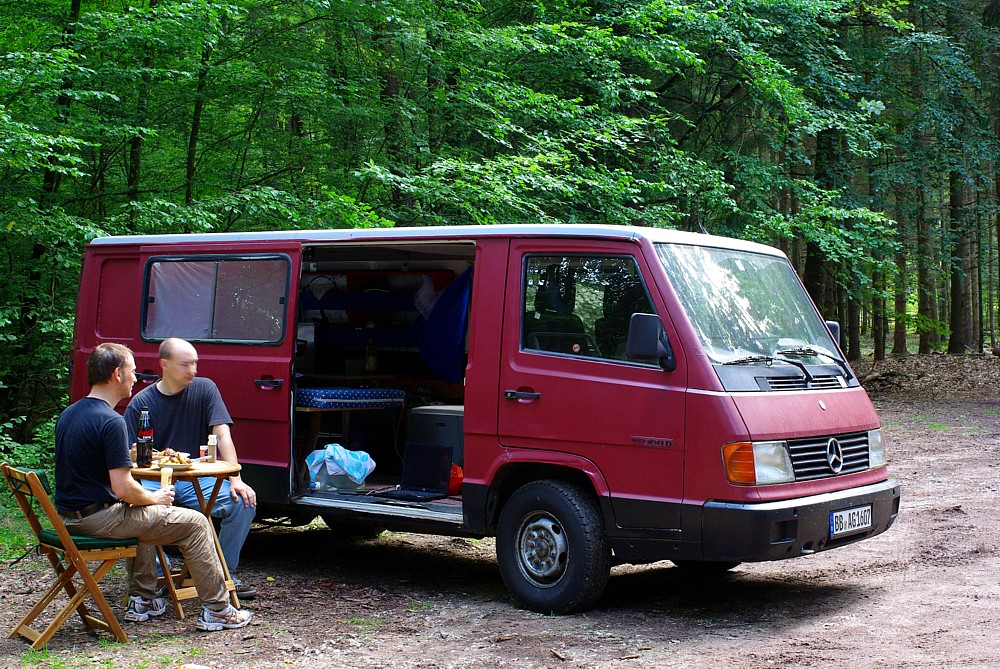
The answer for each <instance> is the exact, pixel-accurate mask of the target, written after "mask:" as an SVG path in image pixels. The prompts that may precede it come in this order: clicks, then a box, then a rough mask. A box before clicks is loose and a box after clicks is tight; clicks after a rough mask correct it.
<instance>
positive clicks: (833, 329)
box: [826, 321, 840, 348]
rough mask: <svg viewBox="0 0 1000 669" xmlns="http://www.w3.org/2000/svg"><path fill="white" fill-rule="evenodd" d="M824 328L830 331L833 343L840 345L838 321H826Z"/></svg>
mask: <svg viewBox="0 0 1000 669" xmlns="http://www.w3.org/2000/svg"><path fill="white" fill-rule="evenodd" d="M826 329H827V330H829V331H830V336H832V337H833V343H834V344H836V345H837V347H838V348H839V347H840V323H838V322H837V321H827V322H826Z"/></svg>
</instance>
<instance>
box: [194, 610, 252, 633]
mask: <svg viewBox="0 0 1000 669" xmlns="http://www.w3.org/2000/svg"><path fill="white" fill-rule="evenodd" d="M251 617H252V615H251V614H250V612H249V611H247V610H246V609H236V608H233V606H232V605H229V606H226V608H224V609H222V610H221V611H213V610H212V609H210V608H208V607H207V606H203V607H201V613H200V614H199V615H198V623H197V624H196V625H195V627H196V628H198V629H200V630H201V631H203V632H219V631H221V630H234V629H238V628H240V627H246V626H247V625H248V624H249V623H250V618H251Z"/></svg>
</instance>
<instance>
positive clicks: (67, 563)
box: [0, 463, 139, 649]
mask: <svg viewBox="0 0 1000 669" xmlns="http://www.w3.org/2000/svg"><path fill="white" fill-rule="evenodd" d="M0 470H2V471H3V477H4V479H6V480H7V484H8V485H9V486H10V489H11V491H12V492H13V493H14V498H15V499H16V500H17V504H18V506H20V507H21V511H22V512H23V513H24V517H25V518H27V520H28V523H29V524H30V525H31V529H32V530H33V531H34V533H35V536H36V537H37V538H38V550H39V551H40V552H41V553H44V554H45V555H46V556H47V557H48V558H49V562H51V563H52V568H53V569H54V570H55V572H56V580H55V582H54V583H53V584H52V585H51V586H50V587H49V589H48V590H46V591H45V593H44V594H43V595H42V597H41V599H39V600H38V603H36V604H35V606H34V607H33V608H32V609H31V611H29V612H28V615H26V616H25V617H24V619H22V620H21V622H19V623H18V624H17V626H16V627H15V628H14V629H13V630H12V631H11V633H10V635H9V636H8V638H10V639H13V638H15V637H17V636H22V637H24V638H25V639H27V640H29V641H31V647H32V648H36V649H38V648H41V647H43V646H45V645H46V644H47V643H48V642H49V640H50V639H51V638H52V636H53V635H54V634H55V633H56V631H57V630H58V629H59V628H60V627H62V626H63V624H64V623H65V622H66V621H67V620H68V619H69V617H70V615H72V613H73V612H74V611H76V612H77V613H79V614H80V618H82V619H83V624H84V625H86V627H87V629H88V630H93V629H103V630H106V631H108V632H111V633H112V634H114V635H115V638H116V639H118V641H120V642H127V641H128V637H127V636H126V635H125V632H124V631H123V630H122V627H121V625H120V624H119V623H118V619H117V618H115V614H114V613H113V612H112V611H111V607H110V606H108V601H107V600H106V599H105V598H104V594H103V593H102V592H101V588H100V585H99V582H100V580H101V579H102V578H104V575H105V574H107V573H108V571H110V570H111V567H113V566H114V564H115V562H117V561H118V559H119V558H135V551H136V546H137V545H138V543H139V541H138V540H137V539H103V538H99V537H88V536H73V535H70V533H69V532H68V531H67V530H66V526H65V525H64V524H63V521H62V518H61V517H60V516H59V513H58V512H57V511H56V508H55V506H54V505H53V504H52V500H51V499H49V495H48V482H47V480H45V474H44V473H43V472H38V471H36V470H20V469H15V468H14V467H11V466H10V465H8V464H7V463H4V464H3V465H2V466H0ZM39 475H41V477H40V476H39ZM43 481H45V482H44V483H43ZM32 497H34V498H35V500H36V501H37V502H38V506H39V507H40V508H41V509H42V511H43V512H44V514H45V517H47V518H48V520H49V523H50V524H51V525H52V529H51V530H49V529H45V528H44V527H42V523H41V521H40V520H39V517H38V515H37V514H36V513H35V509H34V507H33V505H32V502H31V499H30V498H32ZM97 561H100V563H101V564H100V565H99V566H98V567H97V569H95V570H94V571H93V572H91V571H90V568H89V567H88V566H87V563H88V562H97ZM76 575H79V577H80V581H79V582H77V581H75V580H74V578H73V577H74V576H76ZM63 590H64V591H65V592H66V595H67V596H68V597H69V602H68V603H67V604H66V605H65V606H63V607H62V609H61V610H60V611H59V612H58V613H57V614H56V617H55V618H54V619H53V620H52V622H50V623H49V624H48V626H47V627H46V628H45V629H44V630H43V631H41V632H39V631H37V630H35V629H33V628H32V627H31V626H30V625H31V623H32V622H34V620H35V619H36V618H37V617H38V616H39V615H40V614H41V613H42V611H44V610H45V609H46V608H47V607H48V606H49V604H51V603H52V601H53V600H54V599H55V598H56V596H57V595H58V594H59V592H60V591H63ZM87 595H90V597H91V599H93V601H94V603H95V604H96V605H97V608H98V609H100V612H101V614H102V615H103V616H104V620H101V619H99V618H95V617H94V616H93V615H91V614H90V611H88V609H87V607H86V606H85V605H84V600H85V599H86V597H87Z"/></svg>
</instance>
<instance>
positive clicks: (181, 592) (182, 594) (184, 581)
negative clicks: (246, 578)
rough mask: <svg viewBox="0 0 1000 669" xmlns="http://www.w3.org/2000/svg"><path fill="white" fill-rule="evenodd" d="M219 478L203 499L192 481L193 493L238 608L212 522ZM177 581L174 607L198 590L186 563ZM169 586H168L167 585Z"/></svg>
mask: <svg viewBox="0 0 1000 669" xmlns="http://www.w3.org/2000/svg"><path fill="white" fill-rule="evenodd" d="M222 481H223V479H221V478H216V479H215V485H214V486H213V487H212V494H211V495H209V497H208V499H207V500H206V499H205V495H204V493H202V491H201V486H200V485H198V481H192V484H194V491H195V494H196V495H197V496H198V504H199V505H200V506H201V512H202V513H203V514H204V515H205V517H206V518H208V525H209V527H211V529H212V539H213V540H214V541H215V552H216V553H218V555H219V563H220V564H221V565H222V576H223V578H224V579H225V581H226V590H227V591H229V599H230V601H231V602H232V604H233V606H235V607H236V608H240V600H239V597H237V596H236V584H235V583H234V582H233V577H232V574H230V573H229V565H227V564H226V556H225V555H223V553H222V544H220V543H219V535H218V533H217V532H216V531H215V525H214V524H213V523H212V507H213V506H214V505H215V500H216V499H218V498H219V491H220V490H221V489H222ZM175 578H178V583H179V584H180V586H181V587H177V588H176V589H175V588H171V599H172V600H173V602H174V609H175V610H177V609H179V608H180V601H181V600H184V599H193V598H194V597H197V596H198V591H197V589H195V587H194V584H193V581H192V582H191V583H188V581H190V580H191V579H190V578H189V575H188V568H187V563H186V562H185V563H184V566H183V567H182V568H181V571H180V573H179V574H178V576H177V577H175ZM168 587H170V586H168ZM178 617H179V618H181V619H182V620H183V618H184V615H183V613H179V614H178Z"/></svg>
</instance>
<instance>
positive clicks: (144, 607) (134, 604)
mask: <svg viewBox="0 0 1000 669" xmlns="http://www.w3.org/2000/svg"><path fill="white" fill-rule="evenodd" d="M166 610H167V604H166V602H164V601H163V600H162V599H160V598H159V597H154V598H153V599H152V600H149V599H143V598H142V597H139V596H138V595H132V596H130V597H129V598H128V606H127V607H126V608H125V620H127V621H129V622H130V623H144V622H146V621H147V620H149V617H150V616H154V617H155V616H162V615H163V614H164V612H166Z"/></svg>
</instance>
